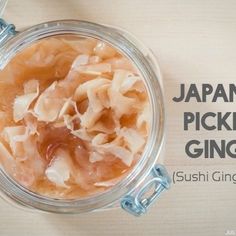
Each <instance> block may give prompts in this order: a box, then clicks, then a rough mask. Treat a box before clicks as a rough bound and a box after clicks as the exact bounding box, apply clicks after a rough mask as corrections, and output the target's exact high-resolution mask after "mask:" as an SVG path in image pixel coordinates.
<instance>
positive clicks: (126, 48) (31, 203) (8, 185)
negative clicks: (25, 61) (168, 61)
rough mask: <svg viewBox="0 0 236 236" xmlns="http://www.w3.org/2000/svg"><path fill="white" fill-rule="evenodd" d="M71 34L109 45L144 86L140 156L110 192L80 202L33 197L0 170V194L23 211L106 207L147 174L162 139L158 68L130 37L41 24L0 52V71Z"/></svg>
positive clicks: (100, 28) (80, 25)
mask: <svg viewBox="0 0 236 236" xmlns="http://www.w3.org/2000/svg"><path fill="white" fill-rule="evenodd" d="M65 34H73V35H76V36H82V37H93V38H96V39H99V40H101V41H104V42H106V43H108V44H111V45H112V46H113V47H115V48H116V49H118V50H119V51H120V52H121V53H122V54H123V55H125V56H126V57H127V58H128V59H129V60H131V61H132V62H133V64H134V65H135V66H136V68H137V69H138V71H139V73H140V75H141V76H142V78H143V81H144V83H145V86H146V89H147V93H148V96H149V102H150V105H151V114H152V119H151V124H150V132H149V135H148V139H147V143H146V146H145V149H144V151H143V154H142V156H141V157H140V160H139V161H138V163H137V164H136V165H135V166H134V167H133V168H132V170H131V171H130V172H129V173H128V174H127V175H126V176H125V178H123V179H122V180H121V181H120V182H118V183H117V184H116V185H115V186H113V187H112V188H109V189H108V190H107V191H104V192H103V193H99V194H95V195H91V196H88V197H86V198H82V199H73V200H71V199H70V200H69V199H68V200H61V199H53V198H49V197H45V196H41V195H39V194H36V193H33V192H31V191H29V190H28V189H26V188H24V187H23V186H21V185H19V184H18V183H16V182H15V181H14V180H13V179H11V178H10V177H9V176H8V175H7V174H6V173H5V171H4V170H0V189H1V191H2V192H3V194H5V195H7V196H9V197H10V198H11V199H13V200H15V201H16V202H18V203H20V204H21V205H25V206H27V207H32V208H36V209H39V210H43V211H48V212H56V213H80V212H81V213H82V212H87V211H92V210H96V209H98V208H102V207H105V206H109V205H111V204H113V203H114V202H116V201H118V200H119V199H120V198H121V197H122V196H124V195H125V194H127V193H128V192H130V191H131V190H132V189H134V188H135V187H136V186H137V185H138V184H139V183H140V182H141V181H142V180H143V179H144V178H145V177H146V176H147V175H148V174H149V172H150V170H151V168H152V167H153V165H154V164H155V162H156V161H157V158H158V155H159V152H160V150H161V146H162V143H163V136H164V104H163V94H162V88H161V84H160V79H161V78H160V76H161V75H160V73H159V68H158V66H157V64H156V62H155V59H154V58H153V56H152V54H151V53H150V51H149V50H147V49H146V48H145V47H143V46H142V45H141V44H140V43H139V42H137V41H136V39H135V38H133V36H131V35H130V34H128V33H126V32H124V31H120V30H118V29H115V28H112V27H108V26H104V25H99V24H95V23H92V22H86V21H78V20H60V21H52V22H46V23H42V24H39V25H36V26H33V27H30V28H28V29H27V30H24V31H22V32H20V33H18V34H17V35H15V36H14V37H12V38H11V39H9V41H7V42H6V43H5V44H4V45H3V46H2V47H1V48H0V65H1V66H0V67H2V68H3V67H4V66H5V65H6V64H7V63H8V62H9V61H10V59H11V58H12V57H14V56H15V55H16V53H18V52H19V51H21V50H22V49H23V48H25V47H28V46H29V45H30V44H32V43H34V42H35V41H37V40H40V39H43V38H46V37H50V36H56V35H65Z"/></svg>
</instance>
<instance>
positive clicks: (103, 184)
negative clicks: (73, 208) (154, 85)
mask: <svg viewBox="0 0 236 236" xmlns="http://www.w3.org/2000/svg"><path fill="white" fill-rule="evenodd" d="M150 119H151V117H150V106H149V99H148V95H147V92H146V88H145V85H144V82H143V80H142V78H141V76H140V75H139V73H138V71H137V70H136V68H135V67H134V66H133V64H132V63H131V61H130V60H129V59H128V58H126V57H125V56H124V55H122V54H121V53H120V52H119V51H118V50H116V49H115V48H113V47H111V46H110V45H108V44H106V43H104V42H102V41H99V40H96V39H93V38H82V37H76V36H73V37H72V36H55V37H51V38H45V39H42V40H39V41H38V42H36V43H34V44H32V45H31V46H29V47H27V48H25V49H23V50H22V51H20V52H19V53H18V54H17V55H16V56H15V57H14V58H13V59H11V61H10V62H9V63H8V64H7V65H6V67H5V68H4V69H3V70H2V71H1V72H0V132H1V136H0V162H1V165H2V167H3V169H4V170H5V171H6V173H7V174H9V175H10V176H11V177H12V178H13V179H14V180H16V181H17V182H18V183H20V184H21V185H23V186H24V187H26V188H27V189H29V190H31V191H33V192H36V193H38V194H41V195H44V196H48V197H53V198H63V199H72V198H79V197H86V196H89V195H91V194H95V193H99V192H102V191H105V190H106V189H108V188H111V187H112V186H114V185H116V184H117V183H118V182H119V181H120V180H121V179H122V178H124V177H125V176H126V175H127V173H129V171H130V170H131V169H132V168H133V167H134V165H135V164H136V163H137V161H138V160H139V159H140V157H141V155H142V152H143V149H144V147H145V144H146V140H147V136H148V132H149V124H150Z"/></svg>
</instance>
